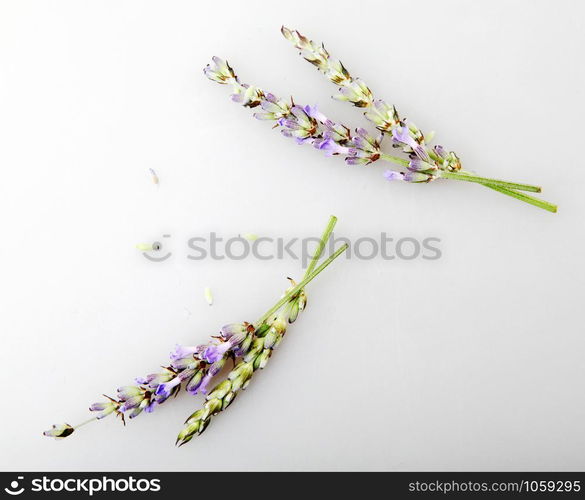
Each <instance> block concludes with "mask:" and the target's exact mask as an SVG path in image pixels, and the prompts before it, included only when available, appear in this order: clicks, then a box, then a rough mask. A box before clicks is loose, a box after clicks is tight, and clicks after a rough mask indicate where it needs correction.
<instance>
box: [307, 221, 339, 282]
mask: <svg viewBox="0 0 585 500" xmlns="http://www.w3.org/2000/svg"><path fill="white" fill-rule="evenodd" d="M335 224H337V217H335V215H332V216H331V217H330V218H329V222H328V223H327V227H326V228H325V230H324V231H323V234H322V235H321V240H320V241H319V245H318V246H317V248H316V249H315V253H314V254H313V258H312V259H311V262H309V266H308V267H307V270H306V271H305V278H306V277H307V276H309V275H310V274H311V273H312V272H313V269H315V266H316V265H317V262H319V259H320V258H321V255H322V254H323V250H324V249H325V245H326V244H327V241H328V240H329V236H330V235H331V233H332V232H333V228H334V227H335Z"/></svg>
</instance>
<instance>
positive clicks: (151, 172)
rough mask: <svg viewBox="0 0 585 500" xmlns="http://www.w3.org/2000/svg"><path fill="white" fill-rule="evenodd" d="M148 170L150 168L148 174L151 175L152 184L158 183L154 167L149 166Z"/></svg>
mask: <svg viewBox="0 0 585 500" xmlns="http://www.w3.org/2000/svg"><path fill="white" fill-rule="evenodd" d="M148 170H150V175H151V176H152V182H153V183H154V184H157V185H158V175H156V172H155V171H154V169H152V168H149V169H148Z"/></svg>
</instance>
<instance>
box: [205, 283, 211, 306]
mask: <svg viewBox="0 0 585 500" xmlns="http://www.w3.org/2000/svg"><path fill="white" fill-rule="evenodd" d="M204 294H205V300H206V301H207V303H208V304H209V305H212V304H213V295H212V293H211V288H209V287H208V286H207V287H205V292H204Z"/></svg>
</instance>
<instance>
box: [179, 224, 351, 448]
mask: <svg viewBox="0 0 585 500" xmlns="http://www.w3.org/2000/svg"><path fill="white" fill-rule="evenodd" d="M336 222H337V219H336V218H335V217H331V219H330V221H329V224H328V225H327V227H326V228H325V231H324V232H323V235H322V236H321V239H320V241H319V245H318V246H317V248H316V249H315V253H314V255H313V257H312V259H311V262H310V264H309V266H308V267H307V270H306V271H305V277H304V279H303V281H304V280H306V279H308V277H309V276H311V275H312V274H313V269H314V268H315V266H316V265H317V262H318V261H319V259H320V257H321V254H322V253H323V250H324V248H325V243H326V242H327V240H328V239H329V236H330V235H331V232H332V231H333V228H334V226H335V223H336ZM346 247H347V246H346V245H344V246H342V247H341V248H340V249H339V250H337V251H336V252H335V253H334V254H333V255H332V256H331V257H329V259H332V258H335V256H336V255H339V254H341V253H342V252H344V251H345V249H346ZM329 259H327V260H329ZM327 260H326V261H325V262H324V263H323V264H321V266H319V268H317V270H315V271H314V272H315V273H316V272H319V269H321V268H323V267H324V266H325V265H326V263H327ZM291 283H292V285H291V288H289V290H287V292H288V293H285V295H284V297H283V298H282V299H281V300H280V301H279V303H277V304H276V305H275V306H274V307H273V308H272V309H271V310H269V311H268V312H267V313H266V314H264V316H262V318H260V319H259V320H258V322H257V323H258V324H260V325H262V326H260V328H258V330H257V331H256V333H255V338H254V341H253V343H252V346H251V348H250V350H249V351H248V352H247V353H245V354H244V355H243V356H242V358H241V359H240V360H239V361H238V363H237V364H235V366H234V367H233V369H232V370H231V371H230V372H229V374H228V375H227V377H226V378H225V380H223V381H222V382H220V383H219V384H217V385H216V386H215V387H214V388H213V389H212V390H211V392H210V393H209V394H208V395H207V397H206V402H205V404H204V405H203V408H201V409H199V410H197V411H195V412H194V413H192V414H191V415H190V416H189V418H187V420H186V421H185V424H184V426H183V428H182V429H181V431H180V432H179V434H178V436H177V440H176V443H175V444H176V445H178V446H183V445H184V444H186V443H188V442H189V441H191V439H193V437H195V436H196V435H200V434H202V433H203V432H204V431H205V429H207V427H208V426H209V424H210V423H211V419H212V417H214V416H215V415H217V414H218V413H220V412H222V411H223V410H225V409H226V408H227V407H228V406H229V405H230V404H232V402H233V401H234V399H235V397H236V396H237V395H238V393H239V391H241V390H244V389H246V387H247V386H248V384H249V383H250V380H251V378H252V376H253V375H254V373H255V372H256V371H257V370H262V369H263V368H264V367H265V366H266V364H267V363H268V360H269V359H270V357H271V356H272V353H273V351H274V349H275V348H276V347H277V346H278V345H279V344H280V342H281V341H282V339H283V337H284V335H285V333H286V328H287V324H291V323H294V322H295V321H296V319H297V316H298V313H299V312H300V311H303V310H304V309H305V307H306V303H307V299H306V295H305V294H304V291H303V289H302V288H301V289H300V292H299V293H298V294H297V295H296V296H294V297H293V298H292V299H287V296H288V294H289V293H292V292H293V291H294V289H295V288H299V286H300V285H296V283H294V281H292V280H291ZM279 304H282V305H284V307H282V308H280V305H279Z"/></svg>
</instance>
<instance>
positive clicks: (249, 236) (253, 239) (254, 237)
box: [242, 233, 258, 241]
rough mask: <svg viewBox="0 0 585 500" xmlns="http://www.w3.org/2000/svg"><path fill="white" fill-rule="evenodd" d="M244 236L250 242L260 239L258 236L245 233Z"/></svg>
mask: <svg viewBox="0 0 585 500" xmlns="http://www.w3.org/2000/svg"><path fill="white" fill-rule="evenodd" d="M242 236H243V237H244V238H245V239H247V240H248V241H255V240H257V239H258V235H257V234H254V233H244V234H242Z"/></svg>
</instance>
